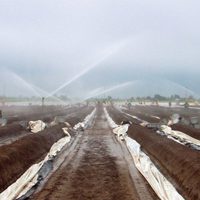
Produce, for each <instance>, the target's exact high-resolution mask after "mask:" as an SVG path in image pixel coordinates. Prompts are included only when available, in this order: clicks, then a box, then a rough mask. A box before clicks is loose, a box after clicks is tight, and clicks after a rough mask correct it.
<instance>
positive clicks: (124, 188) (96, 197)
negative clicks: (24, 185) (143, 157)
mask: <svg viewBox="0 0 200 200" xmlns="http://www.w3.org/2000/svg"><path fill="white" fill-rule="evenodd" d="M79 137H80V138H79V140H78V142H77V145H76V146H75V148H74V150H73V151H71V153H70V154H69V155H68V156H67V157H66V159H65V160H64V162H63V164H62V165H61V167H60V168H59V169H58V170H57V171H56V172H55V173H53V175H52V176H51V177H50V179H49V180H48V181H47V183H46V184H45V185H44V187H43V188H42V190H41V191H39V192H38V193H37V194H35V195H34V196H33V197H32V198H31V199H34V200H57V199H59V200H62V199H63V200H64V199H65V200H66V199H67V200H75V199H76V200H86V199H87V200H102V199H103V200H116V199H118V200H126V199H127V200H138V199H145V200H150V199H152V200H155V199H158V198H157V197H156V196H155V194H154V192H153V191H152V190H151V188H150V187H149V185H148V184H147V183H146V181H145V180H144V179H143V177H142V176H141V175H140V174H139V172H138V171H137V170H136V169H135V167H134V165H132V164H131V163H132V162H133V161H132V160H131V157H130V154H128V153H127V150H125V149H124V146H123V145H124V144H121V145H120V144H119V143H118V142H117V140H116V138H115V136H114V135H113V133H112V132H111V130H110V128H109V127H108V122H107V121H106V119H105V116H104V115H102V111H101V112H98V115H97V117H96V119H95V122H94V124H93V126H92V127H91V128H90V129H87V130H85V131H84V133H83V134H82V136H79ZM129 162H131V163H129ZM129 170H131V173H130V171H129Z"/></svg>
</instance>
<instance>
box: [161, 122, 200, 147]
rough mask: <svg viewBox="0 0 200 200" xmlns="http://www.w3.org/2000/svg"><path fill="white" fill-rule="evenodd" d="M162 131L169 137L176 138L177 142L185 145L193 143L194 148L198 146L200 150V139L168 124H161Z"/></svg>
mask: <svg viewBox="0 0 200 200" xmlns="http://www.w3.org/2000/svg"><path fill="white" fill-rule="evenodd" d="M161 131H162V132H163V133H164V134H165V135H167V137H169V138H171V139H173V140H175V141H176V142H179V143H181V144H183V145H186V144H191V145H193V147H194V148H195V146H196V147H197V149H199V150H200V141H199V140H197V139H195V138H193V137H191V136H189V135H187V134H185V133H183V132H180V131H175V130H172V129H171V127H169V126H166V125H162V126H161ZM158 133H159V132H158Z"/></svg>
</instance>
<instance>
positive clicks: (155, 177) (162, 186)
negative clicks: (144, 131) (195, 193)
mask: <svg viewBox="0 0 200 200" xmlns="http://www.w3.org/2000/svg"><path fill="white" fill-rule="evenodd" d="M125 141H126V145H127V147H128V149H129V151H130V153H131V155H132V157H133V160H134V163H135V165H136V167H137V169H138V170H139V171H140V172H141V174H142V175H143V176H144V177H145V178H146V180H147V181H148V183H149V184H150V185H151V187H152V188H153V190H154V191H155V193H156V194H157V195H158V197H159V198H160V199H162V200H184V198H183V197H182V196H181V195H180V194H179V193H178V192H177V190H176V189H175V188H174V186H173V185H172V184H171V183H170V182H169V181H168V180H167V179H166V178H165V177H164V176H163V175H162V174H161V173H160V171H159V170H158V169H157V168H156V166H155V165H154V164H153V162H152V161H151V160H150V158H149V157H148V156H147V155H146V154H145V153H143V152H142V151H141V149H140V145H139V144H138V143H137V142H136V141H135V140H133V139H131V138H130V137H126V138H125Z"/></svg>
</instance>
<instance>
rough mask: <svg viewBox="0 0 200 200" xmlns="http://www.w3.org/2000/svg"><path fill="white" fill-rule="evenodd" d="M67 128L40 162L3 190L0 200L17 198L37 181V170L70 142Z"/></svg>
mask: <svg viewBox="0 0 200 200" xmlns="http://www.w3.org/2000/svg"><path fill="white" fill-rule="evenodd" d="M67 129H68V127H66V128H64V130H63V131H64V132H65V134H66V136H65V137H64V138H61V139H60V140H58V141H57V142H56V143H54V144H53V146H52V147H51V149H50V151H49V153H48V154H47V155H46V157H45V159H44V160H43V161H41V162H40V163H37V164H34V165H32V166H31V167H30V168H29V169H28V170H27V171H26V172H25V173H24V174H23V175H22V176H21V177H20V178H19V179H18V180H17V181H16V182H15V183H13V184H12V185H11V186H9V187H8V188H7V189H6V190H4V191H3V192H2V193H1V194H0V200H14V199H17V198H19V197H21V196H23V195H24V194H26V192H28V191H29V190H30V189H31V188H32V187H33V186H34V185H35V184H36V183H37V182H38V172H39V170H40V169H41V167H42V166H43V165H44V163H45V162H46V161H48V160H51V159H52V158H54V157H55V156H56V155H57V154H58V153H59V152H60V151H61V149H62V148H63V147H64V145H66V144H67V143H69V142H70V139H71V136H70V134H69V133H68V132H67Z"/></svg>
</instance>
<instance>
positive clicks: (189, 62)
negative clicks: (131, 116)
mask: <svg viewBox="0 0 200 200" xmlns="http://www.w3.org/2000/svg"><path fill="white" fill-rule="evenodd" d="M199 10H200V1H198V0H190V1H189V0H188V1H183V0H168V1H160V0H151V1H149V0H57V1H55V0H0V69H1V74H0V78H1V88H0V95H1V94H6V95H20V94H21V95H26V94H27V95H32V94H33V95H36V93H40V94H41V91H39V90H38V88H40V89H42V90H45V91H47V92H49V93H50V94H51V93H52V92H55V93H57V94H66V95H68V96H82V97H84V98H86V97H87V96H92V95H97V94H98V92H99V93H102V91H109V92H111V89H112V88H113V92H115V94H116V95H119V96H120V95H121V96H135V95H154V93H162V94H163V93H164V94H166V95H169V94H171V93H174V92H176V93H180V94H185V95H188V94H190V93H191V94H196V95H199V94H200V87H199V85H200V79H199V75H200V67H199V66H200V55H199V54H200V23H199V19H200V12H199ZM79 75H80V76H79ZM26 81H27V82H28V83H29V84H31V85H32V86H33V85H34V90H37V91H34V90H33V89H31V87H32V86H30V85H29V86H28V84H27V83H26ZM130 82H131V84H129V83H130ZM127 83H128V84H127ZM175 85H176V87H175ZM36 88H37V89H36ZM58 88H59V89H58ZM118 88H119V89H118ZM57 89H58V90H57ZM107 94H109V93H107ZM41 95H43V94H41Z"/></svg>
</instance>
